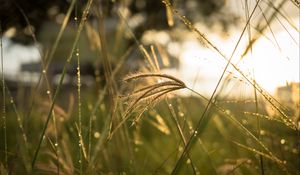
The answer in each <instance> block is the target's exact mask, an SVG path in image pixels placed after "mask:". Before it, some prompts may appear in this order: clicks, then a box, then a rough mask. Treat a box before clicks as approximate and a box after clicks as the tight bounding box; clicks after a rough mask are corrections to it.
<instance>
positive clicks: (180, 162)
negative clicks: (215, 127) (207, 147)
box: [172, 0, 260, 174]
mask: <svg viewBox="0 0 300 175" xmlns="http://www.w3.org/2000/svg"><path fill="white" fill-rule="evenodd" d="M259 2H260V0H259V1H257V2H256V5H255V7H254V9H253V10H252V12H251V15H250V16H249V19H248V20H247V23H246V25H245V27H244V29H243V31H242V33H241V35H240V37H239V39H238V41H237V43H236V46H235V47H234V49H233V52H232V54H231V56H230V58H229V60H228V62H227V64H226V66H225V68H224V70H223V73H222V75H221V76H220V78H219V81H218V83H217V85H216V87H215V89H214V91H213V93H212V95H211V97H210V99H209V101H208V104H207V105H206V107H205V109H204V112H203V113H202V115H201V117H200V119H199V121H198V123H197V125H196V128H195V130H194V132H193V134H192V135H191V137H190V138H189V140H188V141H187V144H186V146H185V148H184V150H183V152H182V154H181V156H180V158H179V159H178V161H177V162H176V165H175V167H174V169H173V171H172V174H177V173H178V171H179V168H180V167H179V166H180V165H182V162H183V160H184V159H185V156H186V154H187V153H188V151H189V149H190V148H191V145H192V142H193V140H194V138H195V137H194V135H195V133H197V132H198V129H199V127H200V125H201V123H202V121H203V119H204V117H205V115H206V113H207V111H208V110H209V108H210V106H211V103H212V102H213V99H214V97H215V94H216V92H217V89H218V87H219V85H220V83H221V81H222V79H223V77H224V75H225V73H226V70H227V68H228V67H229V65H230V63H231V60H232V58H233V55H234V53H235V51H236V49H237V47H238V45H239V43H240V41H241V39H242V37H243V35H244V33H245V31H246V29H247V27H248V24H249V22H250V20H251V18H252V16H253V14H254V12H255V10H256V8H257V7H258V4H259Z"/></svg>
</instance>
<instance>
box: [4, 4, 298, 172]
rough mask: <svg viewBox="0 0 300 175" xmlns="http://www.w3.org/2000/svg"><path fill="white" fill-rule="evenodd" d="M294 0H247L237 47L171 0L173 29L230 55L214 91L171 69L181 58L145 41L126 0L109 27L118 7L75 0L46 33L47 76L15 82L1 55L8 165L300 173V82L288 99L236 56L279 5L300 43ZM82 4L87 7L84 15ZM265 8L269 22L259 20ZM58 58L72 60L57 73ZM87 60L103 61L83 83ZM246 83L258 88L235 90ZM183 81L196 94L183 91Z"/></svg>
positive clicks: (15, 168)
mask: <svg viewBox="0 0 300 175" xmlns="http://www.w3.org/2000/svg"><path fill="white" fill-rule="evenodd" d="M285 1H286V0H278V1H276V2H275V1H274V3H272V1H267V0H257V1H255V2H256V3H255V4H254V5H253V4H252V8H248V7H247V3H248V1H247V0H246V1H243V2H240V3H244V5H245V9H244V11H245V16H246V18H245V19H244V21H243V22H242V27H241V30H240V31H239V36H240V37H239V38H238V40H237V41H235V46H236V47H234V48H233V51H232V52H230V53H229V54H227V53H226V54H224V53H223V52H222V50H223V49H222V46H219V45H217V44H214V42H212V41H211V40H210V38H209V37H208V36H207V35H206V34H205V33H202V31H201V29H199V28H196V27H195V25H194V24H193V22H192V18H193V16H188V15H186V16H184V10H185V9H180V10H178V9H177V6H175V5H176V4H175V5H174V2H176V1H169V0H164V1H162V2H161V8H163V10H165V12H166V21H165V22H166V24H168V26H169V27H168V29H166V30H165V31H166V32H167V33H168V32H169V33H171V32H172V31H171V30H184V31H185V32H188V33H190V34H193V36H194V38H197V39H198V40H199V42H200V43H201V44H202V45H203V46H204V47H205V48H209V49H210V50H211V51H213V52H215V53H216V54H217V55H219V56H220V57H221V58H222V59H223V60H225V63H226V64H225V65H224V66H223V70H222V72H221V74H220V75H218V81H217V82H216V84H215V88H214V89H211V91H212V93H211V94H210V95H209V96H207V95H203V94H200V93H199V92H198V91H197V90H196V89H194V88H193V87H191V86H189V85H187V82H186V81H185V79H181V77H177V76H174V75H171V74H168V73H166V72H164V68H168V65H167V64H166V63H165V60H164V59H168V60H171V56H170V54H169V53H168V51H167V48H166V47H165V46H163V45H161V44H157V43H153V45H144V44H143V43H142V41H141V39H140V38H139V37H137V36H136V34H135V32H134V30H132V29H131V26H130V25H129V20H130V16H129V14H128V12H127V11H126V10H124V9H125V8H126V3H125V2H127V1H124V2H123V1H120V2H118V1H116V2H115V1H112V2H114V3H113V5H114V6H115V9H114V11H113V12H111V13H113V14H114V17H115V18H117V24H116V26H115V28H114V30H113V31H108V29H107V28H106V27H105V25H106V24H107V23H105V21H106V20H108V19H109V15H107V14H106V13H105V12H104V10H103V9H105V8H103V9H101V8H100V9H99V8H98V6H97V5H98V4H97V3H98V1H95V2H93V0H88V1H87V2H86V4H84V5H83V6H82V7H79V6H77V5H76V0H72V1H71V4H70V6H69V9H68V11H67V12H65V16H64V18H63V22H62V23H61V24H60V26H59V27H56V26H52V27H53V30H54V28H57V29H55V32H56V31H57V33H54V34H53V33H50V32H49V33H47V31H46V32H45V33H44V34H40V35H41V36H38V39H41V42H42V40H43V42H42V43H43V44H44V48H43V51H41V54H42V53H44V54H43V55H41V57H42V62H41V67H42V69H41V72H40V80H39V81H38V83H37V84H34V85H31V86H27V85H24V84H22V83H20V84H19V85H17V88H14V89H12V88H11V87H10V86H9V85H8V84H6V81H5V76H4V74H3V72H4V70H5V67H3V65H4V64H3V61H5V57H3V54H2V55H1V62H2V64H1V65H2V67H1V75H2V76H1V95H0V97H1V100H0V104H1V123H0V127H1V129H0V175H2V174H3V175H4V174H41V175H42V174H66V175H67V174H70V175H71V174H80V175H89V174H120V175H125V174H197V175H198V174H201V175H206V174H220V175H225V174H228V175H229V174H231V175H240V174H261V175H268V174H272V175H276V174H278V175H281V174H291V175H296V174H300V158H299V157H300V133H299V125H300V121H299V120H300V119H299V106H300V104H299V95H300V92H299V83H294V84H293V85H291V87H292V88H291V89H292V91H291V92H290V94H289V93H288V95H291V96H292V97H291V100H289V101H286V100H283V99H281V98H279V97H278V96H275V95H273V94H270V93H269V92H267V91H266V90H265V89H264V88H263V87H262V86H261V85H259V84H258V83H256V81H255V77H253V76H252V75H251V74H250V75H249V74H248V73H245V72H243V70H242V69H240V68H239V64H238V63H237V61H236V60H234V58H233V57H234V55H235V51H236V50H237V48H238V47H239V46H240V42H241V40H242V38H249V43H248V44H247V47H246V48H245V52H244V54H243V55H242V56H241V58H240V59H241V60H242V59H243V57H244V56H245V55H247V54H248V53H250V52H252V49H251V48H252V47H254V46H255V44H256V40H258V39H259V38H260V37H264V32H265V30H270V29H271V27H270V24H271V23H272V22H273V21H274V20H276V19H279V17H281V18H280V19H281V20H282V21H285V22H287V23H288V24H285V25H291V26H292V27H295V28H296V29H295V30H297V32H298V40H297V38H295V39H296V40H297V41H296V42H297V46H298V48H299V26H297V25H298V24H294V23H293V22H290V20H289V16H286V15H285V13H284V12H283V11H281V6H283V5H284V3H286V4H285V5H288V6H290V7H292V8H296V9H297V10H299V8H300V7H299V2H298V1H296V0H295V1H293V0H290V1H287V2H285ZM253 2H254V1H253ZM266 4H267V5H266ZM262 5H265V6H262ZM263 7H266V8H263ZM178 8H179V7H178ZM79 9H82V10H79ZM73 10H76V12H77V11H78V14H77V13H75V17H71V16H72V15H71V12H72V11H73ZM102 10H103V11H102ZM80 11H82V12H80ZM126 12H127V14H126ZM254 12H255V13H254ZM257 14H260V15H261V17H262V19H263V20H262V21H263V22H262V21H258V22H257V21H255V22H254V21H252V18H254V16H255V15H257ZM76 15H77V16H76ZM90 15H92V16H93V19H90ZM277 16H279V17H277ZM92 20H94V21H93V22H94V23H95V24H96V25H93V24H92V23H93V22H92ZM298 23H299V18H298ZM0 24H1V23H0ZM53 25H54V24H53ZM50 27H51V26H50ZM169 29H170V30H169ZM51 30H52V28H51V29H50V30H49V31H51ZM109 30H111V29H109ZM149 30H151V28H149ZM271 31H272V30H271ZM52 32H53V31H52ZM286 32H289V31H288V30H286ZM2 33H3V31H1V32H0V34H1V43H2ZM108 33H109V34H108ZM52 34H53V37H51V36H52ZM32 37H33V39H34V40H36V38H35V35H32ZM274 38H276V37H275V36H274ZM272 39H273V38H272ZM272 39H271V40H272ZM128 40H130V41H131V42H133V44H132V43H130V42H129V41H128ZM38 41H39V40H38ZM275 41H276V39H275ZM279 45H280V43H279ZM274 47H275V46H274ZM1 49H2V44H1ZM171 52H172V50H171ZM253 52H254V51H253ZM287 52H288V51H287ZM1 53H3V51H1ZM227 55H229V56H227ZM84 57H87V58H84ZM132 57H134V58H132ZM135 57H137V58H135ZM209 59H212V60H213V59H214V58H209ZM58 60H59V61H60V62H63V65H64V66H63V69H62V72H61V76H60V77H59V80H58V82H57V84H54V83H53V81H52V80H51V79H50V78H49V75H48V72H47V71H48V70H47V69H48V66H49V65H50V64H52V63H53V62H55V61H58ZM87 61H93V63H94V65H95V67H96V69H95V77H94V79H93V83H92V85H90V84H89V85H85V84H84V83H82V82H83V81H85V76H82V74H81V64H82V63H83V62H87ZM71 64H76V67H77V68H76V72H77V74H76V75H73V76H74V77H76V78H75V80H76V81H75V83H71V84H70V85H65V84H64V83H63V82H64V78H65V77H66V76H67V68H68V67H69V66H70V65H71ZM99 65H100V66H99ZM270 66H272V63H270ZM100 67H101V68H100ZM98 68H99V69H98ZM100 69H101V71H100ZM229 70H230V71H234V72H235V73H236V74H237V75H238V76H239V80H240V81H241V82H243V84H245V85H244V86H240V84H234V85H233V87H234V88H232V90H231V91H229V95H224V94H223V93H222V92H223V91H224V89H226V87H228V86H232V84H231V83H232V81H233V80H235V79H236V78H233V77H232V76H231V74H228V71H229ZM266 71H268V67H266ZM195 74H197V73H196V72H195ZM195 76H196V75H195ZM256 76H259V75H256ZM273 78H275V79H276V77H273ZM243 90H244V91H247V94H252V95H250V96H249V95H244V94H240V95H233V96H230V94H231V93H232V94H234V93H237V92H239V93H240V92H243ZM183 91H184V92H185V94H189V95H181V93H180V92H183ZM227 94H228V93H227ZM245 94H246V92H245Z"/></svg>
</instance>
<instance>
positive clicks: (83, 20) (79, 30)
mask: <svg viewBox="0 0 300 175" xmlns="http://www.w3.org/2000/svg"><path fill="white" fill-rule="evenodd" d="M92 2H93V0H89V1H88V2H87V4H86V7H85V9H84V11H83V14H82V18H81V21H80V24H79V26H78V30H77V32H76V36H75V39H74V42H73V46H72V49H71V52H70V54H69V56H68V58H67V60H66V63H65V65H64V68H63V71H62V76H61V78H60V81H59V84H58V86H57V89H56V91H55V93H54V96H53V102H52V104H51V107H50V111H49V114H48V116H47V119H46V122H45V124H44V127H43V130H42V134H41V137H40V139H39V143H38V146H37V148H36V151H35V154H34V157H33V160H32V163H31V166H32V168H34V166H35V162H36V159H37V156H38V153H39V150H40V148H41V144H42V141H43V138H44V135H45V132H46V129H47V126H48V123H49V120H50V118H51V116H52V111H53V108H54V105H55V102H56V99H57V95H58V93H59V91H60V88H61V86H62V83H63V80H64V77H65V74H66V71H67V65H68V64H69V63H70V61H71V59H72V57H73V53H74V51H75V50H76V46H77V43H78V40H79V37H80V33H81V31H82V29H83V27H84V23H85V21H86V19H87V15H88V13H89V10H90V7H91V5H92Z"/></svg>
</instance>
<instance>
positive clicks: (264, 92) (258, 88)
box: [162, 1, 297, 130]
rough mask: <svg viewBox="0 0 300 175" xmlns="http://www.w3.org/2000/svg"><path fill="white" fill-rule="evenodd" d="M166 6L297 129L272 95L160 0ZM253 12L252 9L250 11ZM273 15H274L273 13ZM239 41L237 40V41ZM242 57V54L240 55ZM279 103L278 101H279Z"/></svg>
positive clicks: (288, 123)
mask: <svg viewBox="0 0 300 175" xmlns="http://www.w3.org/2000/svg"><path fill="white" fill-rule="evenodd" d="M162 2H163V3H164V4H165V5H166V6H170V7H171V9H173V12H174V14H176V15H177V16H178V17H179V19H180V20H181V21H182V22H183V23H184V24H185V25H186V26H187V27H188V28H189V29H190V30H191V31H192V32H194V33H195V34H197V35H198V36H199V38H198V39H199V40H200V42H202V43H204V44H205V43H206V44H208V45H209V46H210V47H211V48H212V49H213V50H215V51H216V52H217V53H218V54H219V55H220V56H221V57H222V58H224V59H225V60H226V61H227V63H229V64H230V65H231V67H233V68H234V69H235V70H236V71H237V72H238V73H239V74H240V75H241V76H242V78H244V79H245V80H246V81H247V82H248V83H250V84H251V85H252V86H253V87H255V89H256V90H257V92H259V93H260V94H261V95H262V96H263V97H264V98H265V100H266V101H268V102H269V103H270V105H271V106H272V107H273V108H274V109H275V110H276V111H278V112H279V113H280V115H279V117H280V118H281V120H282V121H284V123H285V125H286V126H288V127H289V128H291V129H293V130H297V125H296V124H295V122H293V121H291V120H290V119H289V117H288V115H287V114H286V113H285V112H284V111H283V110H281V109H280V107H278V105H276V103H277V104H278V101H277V100H276V99H275V98H274V97H273V96H272V95H270V94H269V93H268V92H267V91H265V90H264V89H263V88H262V87H261V86H260V85H259V84H257V83H256V82H254V81H253V79H252V78H250V77H248V76H247V75H246V74H245V73H243V72H242V71H241V70H240V69H239V68H238V66H237V65H235V64H233V63H231V62H230V61H229V60H230V58H229V59H228V58H227V57H226V56H225V54H223V53H222V52H221V51H220V50H219V49H218V47H217V46H216V45H214V44H213V43H212V42H210V41H209V40H208V39H207V38H206V37H205V35H204V34H203V33H201V32H200V31H199V30H198V29H196V28H195V27H194V26H193V25H192V23H191V22H190V21H189V20H188V19H187V18H186V17H185V16H182V15H180V14H179V12H178V11H177V10H176V9H175V8H174V7H172V5H171V4H170V3H167V2H166V1H162ZM259 2H260V1H257V2H256V5H255V7H254V8H255V9H256V8H257V6H258V5H259ZM252 12H254V11H252ZM273 16H274V15H273ZM250 20H251V19H250V18H249V20H248V21H247V22H246V25H245V27H244V29H243V32H242V33H244V32H245V30H246V28H247V26H248V23H250ZM240 40H241V37H240V38H239V41H240ZM238 43H239V42H238ZM237 46H238V44H237V45H236V46H235V49H234V51H235V50H236V48H237ZM233 54H234V52H233V53H232V54H231V57H232V56H233ZM242 57H243V56H242ZM279 105H280V103H279Z"/></svg>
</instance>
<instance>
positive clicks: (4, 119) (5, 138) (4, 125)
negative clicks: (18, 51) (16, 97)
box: [0, 21, 8, 168]
mask: <svg viewBox="0 0 300 175" xmlns="http://www.w3.org/2000/svg"><path fill="white" fill-rule="evenodd" d="M2 36H3V34H2V25H1V21H0V49H1V74H2V77H1V78H2V95H3V97H2V100H3V101H2V102H3V104H2V122H3V131H4V136H3V137H4V163H5V164H4V166H5V168H8V161H7V160H8V155H7V128H6V96H5V77H4V57H3V43H2Z"/></svg>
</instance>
